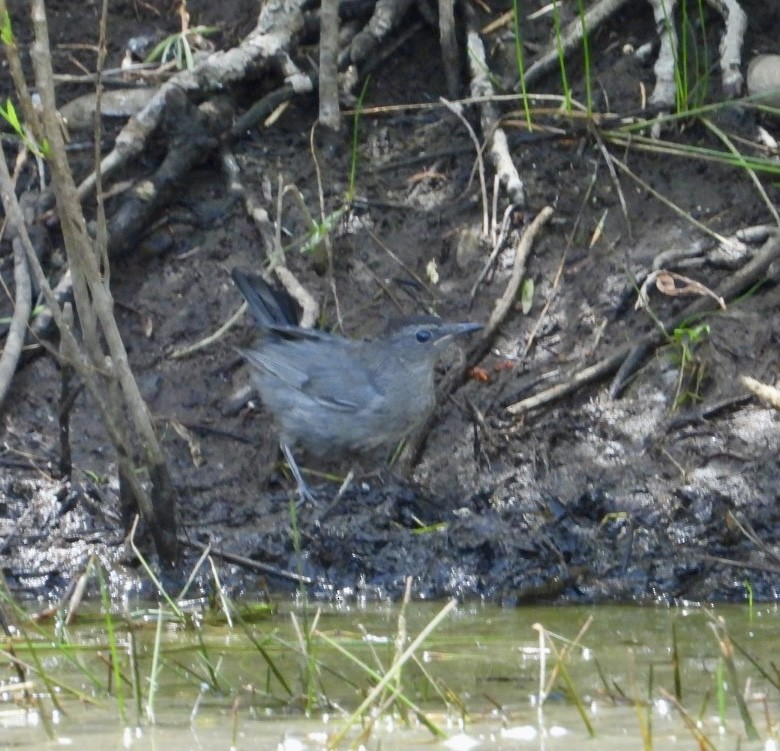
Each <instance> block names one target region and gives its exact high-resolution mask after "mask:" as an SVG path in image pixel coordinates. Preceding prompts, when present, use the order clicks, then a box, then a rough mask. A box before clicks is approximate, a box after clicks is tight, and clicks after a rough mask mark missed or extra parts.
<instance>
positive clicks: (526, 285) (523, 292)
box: [520, 279, 534, 316]
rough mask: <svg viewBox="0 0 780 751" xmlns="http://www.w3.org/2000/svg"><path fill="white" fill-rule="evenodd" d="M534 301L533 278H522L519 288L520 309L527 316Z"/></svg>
mask: <svg viewBox="0 0 780 751" xmlns="http://www.w3.org/2000/svg"><path fill="white" fill-rule="evenodd" d="M533 302H534V280H533V279H523V285H522V287H521V288H520V309H521V310H522V311H523V315H524V316H527V315H528V313H529V311H530V310H531V306H532V305H533Z"/></svg>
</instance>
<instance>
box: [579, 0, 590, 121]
mask: <svg viewBox="0 0 780 751" xmlns="http://www.w3.org/2000/svg"><path fill="white" fill-rule="evenodd" d="M577 12H578V13H579V16H580V25H581V26H582V61H583V63H584V67H585V106H586V107H587V109H588V114H589V115H590V114H592V112H593V83H592V81H591V68H590V40H589V39H588V27H587V25H586V23H585V4H584V2H583V0H577Z"/></svg>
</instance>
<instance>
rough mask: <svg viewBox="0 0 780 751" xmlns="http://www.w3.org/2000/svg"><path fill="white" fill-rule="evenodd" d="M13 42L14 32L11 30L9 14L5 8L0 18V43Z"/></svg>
mask: <svg viewBox="0 0 780 751" xmlns="http://www.w3.org/2000/svg"><path fill="white" fill-rule="evenodd" d="M14 41H15V40H14V32H13V29H12V28H11V14H10V13H9V12H8V9H7V8H4V9H3V15H2V18H0V42H2V43H3V44H13V43H14Z"/></svg>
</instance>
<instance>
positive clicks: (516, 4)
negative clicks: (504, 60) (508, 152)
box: [512, 0, 533, 133]
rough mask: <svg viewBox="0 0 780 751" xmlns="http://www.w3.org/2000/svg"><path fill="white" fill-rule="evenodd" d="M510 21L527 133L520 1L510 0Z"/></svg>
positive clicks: (528, 116)
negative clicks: (511, 21) (512, 23)
mask: <svg viewBox="0 0 780 751" xmlns="http://www.w3.org/2000/svg"><path fill="white" fill-rule="evenodd" d="M512 20H513V22H514V26H515V28H514V31H515V60H516V61H517V75H518V76H519V77H520V91H521V93H522V98H523V111H524V112H525V123H526V126H527V127H528V132H529V133H530V132H531V131H532V130H533V125H532V124H531V107H530V105H529V102H528V91H527V89H526V86H525V62H524V59H523V36H522V34H521V29H520V0H512Z"/></svg>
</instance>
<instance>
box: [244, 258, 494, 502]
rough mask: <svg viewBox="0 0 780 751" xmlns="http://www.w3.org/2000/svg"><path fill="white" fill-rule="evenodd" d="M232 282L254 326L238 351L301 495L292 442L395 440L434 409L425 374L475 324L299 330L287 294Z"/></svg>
mask: <svg viewBox="0 0 780 751" xmlns="http://www.w3.org/2000/svg"><path fill="white" fill-rule="evenodd" d="M233 280H234V281H235V283H236V285H237V286H238V288H239V290H241V294H242V295H243V296H244V298H245V299H246V301H247V304H248V306H249V310H250V312H251V313H252V317H253V318H254V320H255V322H256V323H257V324H258V325H259V326H260V329H261V330H262V336H261V338H260V340H259V341H258V343H257V345H256V346H255V347H254V348H253V349H244V350H241V354H242V355H243V356H244V357H245V358H246V360H247V362H248V363H249V364H250V365H251V366H252V381H253V383H254V386H255V388H256V389H257V391H258V392H259V393H260V397H261V399H262V400H263V403H264V404H265V406H266V407H267V408H268V410H269V411H270V412H271V414H272V415H273V416H274V418H275V420H276V422H277V423H278V425H279V427H280V433H281V435H280V442H281V446H282V451H283V452H284V455H285V458H286V459H287V462H288V464H289V465H290V469H291V470H292V472H293V474H294V475H295V479H296V482H297V483H298V490H299V493H300V494H301V495H302V496H304V495H305V496H308V497H311V496H310V494H309V492H308V490H307V488H306V485H305V483H304V482H303V479H302V477H301V475H300V472H299V471H298V468H297V466H296V464H295V461H294V459H293V456H292V451H291V448H292V446H294V445H295V444H298V445H300V446H302V447H303V448H304V449H306V450H307V451H309V452H311V453H313V454H315V455H317V456H325V455H328V456H330V455H337V454H342V453H345V452H352V451H361V452H362V451H369V450H371V449H375V448H378V447H379V446H383V445H387V444H392V443H394V442H398V441H399V440H400V439H401V438H403V437H404V436H405V435H407V434H408V433H409V432H410V431H411V430H412V429H413V428H414V427H415V426H417V425H419V424H420V423H421V422H422V421H423V420H424V419H425V417H427V415H428V414H429V412H430V411H431V410H432V409H433V407H434V404H435V397H434V388H433V371H434V366H435V364H436V360H437V357H438V355H439V353H440V352H441V351H442V349H443V345H444V344H445V343H446V342H447V341H449V340H451V339H452V338H453V337H455V336H459V335H461V334H467V333H469V332H471V331H476V330H478V329H480V328H482V326H481V325H480V324H477V323H444V322H443V321H442V320H441V319H439V318H437V317H435V316H414V317H411V318H406V319H403V320H402V321H400V322H398V324H397V325H396V326H395V328H394V329H392V330H390V331H388V332H387V333H386V334H385V335H384V336H382V337H379V338H377V339H371V340H361V339H347V338H345V337H343V336H337V335H335V334H329V333H327V332H325V331H320V330H318V329H305V328H301V327H300V326H299V325H298V312H297V308H296V306H295V303H294V302H293V301H292V298H290V297H289V295H287V294H286V293H284V292H281V291H279V290H275V289H273V288H272V287H270V286H269V285H268V284H267V283H266V282H265V281H263V279H262V278H260V277H259V276H256V275H254V274H251V275H250V274H245V273H243V272H241V271H239V270H238V269H234V270H233Z"/></svg>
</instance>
